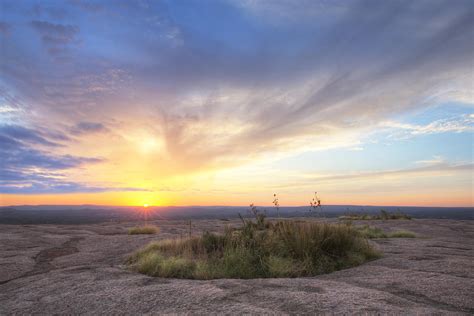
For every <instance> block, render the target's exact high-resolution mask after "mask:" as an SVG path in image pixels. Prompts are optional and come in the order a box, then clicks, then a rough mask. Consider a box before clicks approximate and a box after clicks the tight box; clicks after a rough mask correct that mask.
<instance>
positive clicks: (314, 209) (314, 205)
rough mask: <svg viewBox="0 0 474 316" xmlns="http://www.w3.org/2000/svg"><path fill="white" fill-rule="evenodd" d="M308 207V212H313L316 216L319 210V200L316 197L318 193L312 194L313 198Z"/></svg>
mask: <svg viewBox="0 0 474 316" xmlns="http://www.w3.org/2000/svg"><path fill="white" fill-rule="evenodd" d="M309 205H310V206H311V208H310V210H309V211H310V212H314V213H315V214H317V211H318V209H319V210H321V209H322V206H321V199H320V198H319V197H318V192H314V197H313V199H312V200H311V201H309Z"/></svg>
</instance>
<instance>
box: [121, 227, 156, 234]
mask: <svg viewBox="0 0 474 316" xmlns="http://www.w3.org/2000/svg"><path fill="white" fill-rule="evenodd" d="M159 231H160V228H159V227H157V226H152V225H145V226H136V227H132V228H130V229H129V230H128V234H129V235H146V234H148V235H151V234H157V233H159Z"/></svg>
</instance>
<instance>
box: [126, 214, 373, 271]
mask: <svg viewBox="0 0 474 316" xmlns="http://www.w3.org/2000/svg"><path fill="white" fill-rule="evenodd" d="M242 221H243V226H242V228H240V229H232V228H227V229H226V230H225V232H224V234H222V235H219V234H213V233H204V234H203V235H202V236H197V237H190V238H183V239H171V240H163V241H157V242H153V243H150V244H149V245H147V246H145V247H144V248H142V249H140V250H138V251H137V252H135V253H134V254H133V255H132V256H131V257H130V258H129V259H128V264H129V266H130V268H131V269H133V270H136V271H138V272H140V273H144V274H147V275H150V276H157V277H173V278H190V279H216V278H244V279H249V278H269V277H301V276H313V275H318V274H321V273H328V272H332V271H335V270H340V269H344V268H349V267H353V266H356V265H359V264H362V263H364V262H366V261H368V260H372V259H376V258H378V257H379V256H380V254H379V252H377V251H376V250H375V249H373V248H372V246H371V245H370V244H369V242H368V240H367V239H366V238H365V237H364V236H363V235H362V234H360V233H358V232H357V230H356V229H355V228H354V227H352V226H350V225H344V224H327V223H317V222H305V223H300V222H294V221H279V222H276V223H270V222H267V221H265V219H264V215H261V214H260V215H259V216H256V221H255V222H253V221H250V220H244V219H242Z"/></svg>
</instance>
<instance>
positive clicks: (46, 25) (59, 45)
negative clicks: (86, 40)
mask: <svg viewBox="0 0 474 316" xmlns="http://www.w3.org/2000/svg"><path fill="white" fill-rule="evenodd" d="M31 26H32V27H33V28H34V29H35V30H36V31H37V32H38V33H39V34H40V35H41V40H42V42H43V44H44V45H45V46H46V47H47V48H48V52H49V53H50V54H51V55H53V56H59V55H62V54H64V53H65V52H66V50H67V45H69V44H72V43H73V42H74V41H75V39H76V35H77V33H79V27H77V26H73V25H63V24H55V23H50V22H47V21H32V22H31Z"/></svg>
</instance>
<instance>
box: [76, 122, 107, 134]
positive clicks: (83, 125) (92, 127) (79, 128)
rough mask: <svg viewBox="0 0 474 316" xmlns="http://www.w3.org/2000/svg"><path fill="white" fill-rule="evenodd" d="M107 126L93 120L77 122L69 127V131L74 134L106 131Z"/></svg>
mask: <svg viewBox="0 0 474 316" xmlns="http://www.w3.org/2000/svg"><path fill="white" fill-rule="evenodd" d="M106 130H107V128H106V127H105V125H104V124H102V123H95V122H79V123H77V124H76V125H75V126H73V127H72V128H71V133H72V134H74V135H82V134H88V133H98V132H103V131H106Z"/></svg>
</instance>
